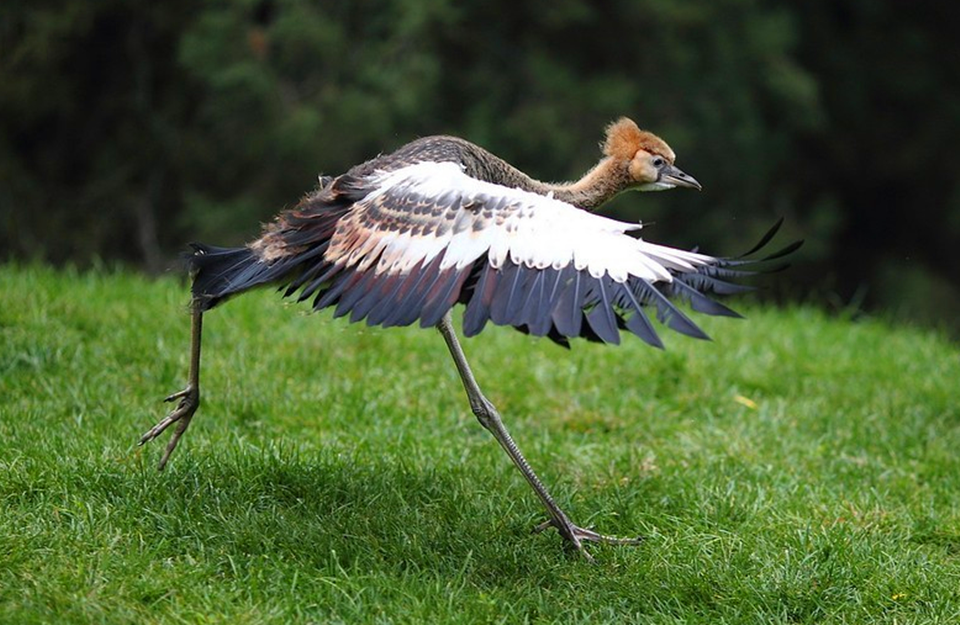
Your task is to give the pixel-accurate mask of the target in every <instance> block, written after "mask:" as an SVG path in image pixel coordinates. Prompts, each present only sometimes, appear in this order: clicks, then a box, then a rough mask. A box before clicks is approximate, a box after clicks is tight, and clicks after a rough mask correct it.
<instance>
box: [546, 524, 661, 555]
mask: <svg viewBox="0 0 960 625" xmlns="http://www.w3.org/2000/svg"><path fill="white" fill-rule="evenodd" d="M551 527H555V528H557V531H558V532H559V533H560V536H562V537H563V539H564V540H566V541H567V542H568V544H569V545H570V546H572V547H573V548H575V549H576V550H577V551H579V552H580V553H581V554H583V556H584V557H585V558H586V559H587V560H590V561H593V556H591V555H590V553H589V552H588V551H587V550H586V549H585V548H584V546H583V543H584V542H593V543H606V544H608V545H639V544H640V543H642V542H643V541H644V540H645V539H644V537H643V536H637V537H634V538H622V537H620V536H608V535H607V534H600V533H598V532H595V531H593V530H591V529H585V528H582V527H579V526H577V525H574V524H573V523H571V522H570V520H569V519H567V518H566V515H564V518H562V519H560V520H559V521H558V520H557V519H549V520H547V521H544V522H543V523H540V524H539V525H537V526H536V527H534V528H533V533H534V534H539V533H540V532H542V531H544V530H545V529H548V528H551Z"/></svg>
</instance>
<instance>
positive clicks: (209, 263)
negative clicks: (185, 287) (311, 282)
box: [186, 243, 273, 310]
mask: <svg viewBox="0 0 960 625" xmlns="http://www.w3.org/2000/svg"><path fill="white" fill-rule="evenodd" d="M190 247H192V248H193V252H192V253H190V254H188V256H187V259H186V260H187V266H188V268H189V269H190V275H191V276H193V287H192V292H193V298H194V301H196V302H197V303H198V304H199V305H200V309H201V310H209V309H211V308H213V307H214V306H216V305H217V304H219V303H220V302H221V301H223V300H224V299H226V298H228V297H230V296H231V295H234V294H236V293H240V292H243V291H246V290H247V289H250V288H253V287H255V286H259V285H261V284H265V283H267V282H269V281H270V280H271V275H270V274H273V272H272V271H271V267H270V266H269V265H267V263H265V262H263V261H262V260H261V259H260V258H259V257H258V256H257V255H256V254H254V252H253V250H251V249H250V248H248V247H215V246H212V245H203V244H201V243H192V244H191V245H190Z"/></svg>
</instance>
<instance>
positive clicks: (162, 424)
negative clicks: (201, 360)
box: [138, 385, 200, 471]
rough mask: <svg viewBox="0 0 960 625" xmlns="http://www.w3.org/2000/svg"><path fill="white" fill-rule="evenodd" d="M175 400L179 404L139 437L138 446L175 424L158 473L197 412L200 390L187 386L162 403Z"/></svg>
mask: <svg viewBox="0 0 960 625" xmlns="http://www.w3.org/2000/svg"><path fill="white" fill-rule="evenodd" d="M175 399H179V400H180V403H179V404H178V405H177V407H176V408H174V409H173V410H171V411H170V413H169V414H168V415H167V416H165V417H164V418H163V419H161V420H160V421H159V422H157V424H156V425H155V426H153V427H152V428H150V429H149V430H147V431H146V432H145V433H144V435H143V436H141V437H140V442H139V443H138V444H139V445H143V444H145V443H149V442H150V441H152V440H153V439H155V438H156V437H158V436H160V434H162V433H163V432H164V430H166V429H167V428H168V427H170V426H171V425H173V424H174V423H177V429H176V430H174V432H173V436H171V437H170V442H169V443H167V448H166V449H165V450H164V452H163V456H162V457H161V458H160V464H159V466H158V467H157V469H158V470H159V471H162V470H163V468H164V467H165V466H167V461H168V460H169V459H170V454H172V453H173V450H174V449H176V448H177V443H179V442H180V437H181V436H183V433H184V432H185V431H186V430H187V427H189V426H190V420H191V419H192V418H193V414H194V413H195V412H196V411H197V408H198V407H199V406H200V390H199V389H198V388H197V387H196V386H192V385H190V386H187V388H185V389H183V390H182V391H179V392H176V393H174V394H172V395H170V396H169V397H167V398H166V399H164V400H163V401H165V402H169V401H173V400H175Z"/></svg>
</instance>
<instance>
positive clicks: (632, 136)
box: [603, 117, 676, 164]
mask: <svg viewBox="0 0 960 625" xmlns="http://www.w3.org/2000/svg"><path fill="white" fill-rule="evenodd" d="M638 150H646V151H647V152H649V153H650V154H658V155H660V156H662V157H664V158H665V159H667V160H668V161H669V162H670V163H671V164H672V163H673V161H674V159H675V158H676V155H675V154H674V153H673V150H671V149H670V146H669V145H667V144H666V142H665V141H664V140H663V139H661V138H660V137H658V136H657V135H655V134H653V133H652V132H647V131H646V130H640V128H639V127H638V126H637V124H636V123H635V122H634V121H633V120H632V119H630V118H628V117H621V118H620V119H618V120H617V121H615V122H613V123H612V124H610V125H609V126H607V138H606V141H604V143H603V153H604V154H606V155H607V156H612V157H613V158H618V159H624V160H631V159H633V157H634V155H635V154H636V153H637V151H638Z"/></svg>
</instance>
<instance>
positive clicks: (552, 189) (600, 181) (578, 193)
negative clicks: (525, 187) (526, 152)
mask: <svg viewBox="0 0 960 625" xmlns="http://www.w3.org/2000/svg"><path fill="white" fill-rule="evenodd" d="M625 177H626V173H625V171H624V172H622V171H620V169H619V168H617V167H616V166H615V163H614V161H613V159H611V158H605V159H603V160H602V161H600V162H599V163H597V165H596V166H595V167H594V168H593V169H591V170H590V171H588V172H587V173H586V174H584V175H583V177H582V178H580V179H579V180H574V181H571V182H562V183H554V182H540V181H539V180H534V181H533V182H534V185H535V188H534V189H532V190H533V191H536V192H537V193H542V194H544V195H546V194H549V193H552V194H553V197H555V198H556V199H558V200H561V201H563V202H566V203H568V204H573V205H574V206H579V207H580V208H584V209H587V210H596V209H597V208H599V207H600V206H601V205H603V204H605V203H606V202H608V201H609V200H611V199H613V197H614V196H616V195H617V194H618V193H620V192H621V191H623V190H624V189H625V188H626V181H625Z"/></svg>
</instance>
